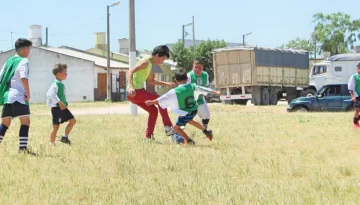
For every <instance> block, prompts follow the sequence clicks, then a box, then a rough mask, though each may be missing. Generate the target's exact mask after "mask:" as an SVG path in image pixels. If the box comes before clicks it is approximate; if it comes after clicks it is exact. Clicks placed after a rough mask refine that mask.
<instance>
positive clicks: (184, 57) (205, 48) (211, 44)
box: [170, 40, 227, 81]
mask: <svg viewBox="0 0 360 205" xmlns="http://www.w3.org/2000/svg"><path fill="white" fill-rule="evenodd" d="M226 46H227V43H226V42H225V41H224V40H207V41H202V42H201V43H200V44H199V45H198V46H196V47H193V46H191V47H190V48H185V47H184V45H183V44H182V43H181V42H179V43H176V44H175V45H174V46H173V50H172V52H171V56H170V58H171V59H173V60H174V61H175V62H177V67H178V68H185V69H186V70H188V71H190V70H191V68H192V62H193V61H194V60H195V59H197V60H201V61H202V62H203V63H204V70H205V71H206V72H208V74H209V78H210V81H212V79H213V71H212V67H213V58H212V51H213V50H214V49H217V48H224V47H226Z"/></svg>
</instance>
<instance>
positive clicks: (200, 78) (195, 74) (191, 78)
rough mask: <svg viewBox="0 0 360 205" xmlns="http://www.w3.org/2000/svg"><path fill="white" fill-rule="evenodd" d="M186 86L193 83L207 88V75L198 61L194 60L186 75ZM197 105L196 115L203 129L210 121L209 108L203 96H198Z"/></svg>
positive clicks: (208, 83) (208, 84)
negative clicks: (200, 120)
mask: <svg viewBox="0 0 360 205" xmlns="http://www.w3.org/2000/svg"><path fill="white" fill-rule="evenodd" d="M187 76H188V81H187V83H188V84H191V83H195V84H196V85H199V86H202V87H209V86H210V82H209V75H208V74H207V72H205V71H204V65H203V63H202V62H201V61H200V60H195V61H194V62H193V67H192V71H190V72H189V73H188V74H187ZM197 104H198V105H199V108H198V114H199V117H200V118H201V119H202V124H203V126H204V127H205V128H207V127H208V124H209V121H210V111H209V107H208V106H207V104H206V101H205V98H204V95H200V96H199V99H198V100H197Z"/></svg>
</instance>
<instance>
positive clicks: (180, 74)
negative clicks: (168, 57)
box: [175, 68, 188, 81]
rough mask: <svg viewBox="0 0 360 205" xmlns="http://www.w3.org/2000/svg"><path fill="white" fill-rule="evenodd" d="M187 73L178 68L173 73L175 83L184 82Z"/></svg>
mask: <svg viewBox="0 0 360 205" xmlns="http://www.w3.org/2000/svg"><path fill="white" fill-rule="evenodd" d="M187 78H188V77H187V71H186V69H183V68H180V69H177V70H176V72H175V80H176V81H184V80H187Z"/></svg>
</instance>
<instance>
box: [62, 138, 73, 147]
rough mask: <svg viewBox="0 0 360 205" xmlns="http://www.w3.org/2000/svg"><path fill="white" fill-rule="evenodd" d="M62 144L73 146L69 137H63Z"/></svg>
mask: <svg viewBox="0 0 360 205" xmlns="http://www.w3.org/2000/svg"><path fill="white" fill-rule="evenodd" d="M60 142H62V143H65V144H68V145H71V141H70V140H69V138H68V137H61V140H60Z"/></svg>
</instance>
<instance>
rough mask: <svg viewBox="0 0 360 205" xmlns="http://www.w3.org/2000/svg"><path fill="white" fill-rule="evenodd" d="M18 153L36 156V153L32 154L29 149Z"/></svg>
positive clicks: (23, 149) (21, 149)
mask: <svg viewBox="0 0 360 205" xmlns="http://www.w3.org/2000/svg"><path fill="white" fill-rule="evenodd" d="M18 153H19V154H28V155H32V156H36V153H34V152H32V151H31V150H29V149H28V148H20V149H19V152H18Z"/></svg>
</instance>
